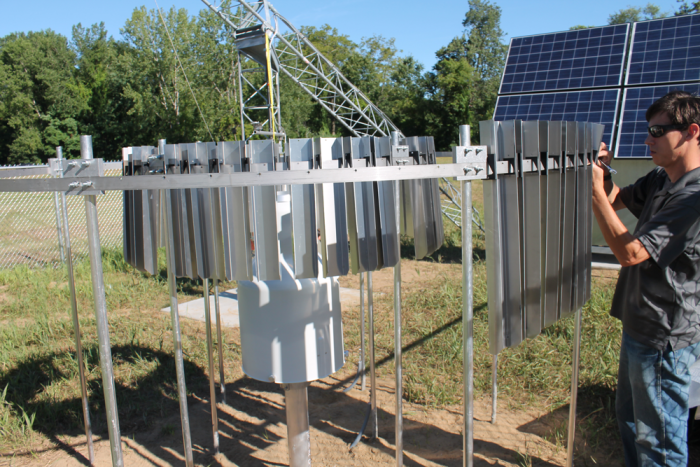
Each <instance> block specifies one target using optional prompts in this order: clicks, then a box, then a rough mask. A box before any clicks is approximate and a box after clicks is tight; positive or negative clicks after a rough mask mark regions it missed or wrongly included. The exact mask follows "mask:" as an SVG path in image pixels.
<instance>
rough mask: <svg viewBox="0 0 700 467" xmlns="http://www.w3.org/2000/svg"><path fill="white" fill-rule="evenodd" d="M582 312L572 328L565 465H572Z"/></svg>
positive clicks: (577, 313) (580, 311)
mask: <svg viewBox="0 0 700 467" xmlns="http://www.w3.org/2000/svg"><path fill="white" fill-rule="evenodd" d="M582 314H583V310H581V309H579V310H578V311H577V312H576V322H575V323H576V324H575V326H574V356H573V362H572V363H571V403H570V404H569V440H568V442H567V446H566V465H567V467H573V465H574V437H575V434H576V399H577V396H578V364H579V359H580V357H581V315H582Z"/></svg>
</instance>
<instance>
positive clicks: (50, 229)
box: [0, 164, 123, 269]
mask: <svg viewBox="0 0 700 467" xmlns="http://www.w3.org/2000/svg"><path fill="white" fill-rule="evenodd" d="M109 165H110V166H113V164H109ZM119 165H121V164H119ZM42 168H46V172H45V174H40V175H22V172H23V171H25V172H28V173H31V172H35V173H36V172H37V171H39V172H41V171H42V170H40V169H42ZM7 169H9V170H11V171H12V174H13V175H14V174H18V175H17V176H12V177H3V178H4V179H5V180H17V179H30V178H34V179H37V178H49V177H51V175H48V172H49V169H48V167H46V166H35V167H32V168H30V167H26V168H25V167H23V168H17V167H12V168H5V167H0V176H2V175H3V174H2V172H3V171H7V172H8V173H9V170H7ZM32 169H34V170H32ZM37 169H39V170H37ZM120 175H121V170H120V169H116V170H115V169H112V167H109V168H108V170H105V176H120ZM3 178H0V182H1V180H2V179H3ZM56 198H58V206H59V212H61V207H60V203H61V197H60V195H59V196H56V195H54V193H23V192H18V193H7V192H0V268H1V269H7V268H12V267H14V266H17V265H19V264H24V265H27V266H28V267H44V266H51V267H57V266H59V265H60V264H61V252H60V247H59V235H58V228H57V225H56V222H57V218H56V205H57V203H56ZM122 198H123V196H122V192H121V191H107V192H105V194H104V195H100V196H97V211H98V220H99V224H100V244H101V245H102V248H121V246H122V237H123V228H122V210H123V202H122ZM66 201H67V208H68V225H69V227H70V241H71V249H72V253H73V258H74V259H77V258H82V257H85V256H87V254H88V242H87V227H86V224H85V198H84V197H83V196H67V197H66ZM61 222H63V220H61Z"/></svg>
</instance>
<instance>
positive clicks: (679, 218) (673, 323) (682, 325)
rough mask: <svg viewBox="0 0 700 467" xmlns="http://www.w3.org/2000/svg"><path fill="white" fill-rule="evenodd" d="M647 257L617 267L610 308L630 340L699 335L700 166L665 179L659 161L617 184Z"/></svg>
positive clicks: (676, 341) (676, 344) (657, 343)
mask: <svg viewBox="0 0 700 467" xmlns="http://www.w3.org/2000/svg"><path fill="white" fill-rule="evenodd" d="M620 199H621V200H622V202H623V203H624V204H625V206H626V207H627V209H629V210H630V212H632V214H634V215H635V216H636V217H637V218H638V219H639V221H638V222H637V227H636V229H635V230H634V237H635V238H637V239H639V241H640V242H641V243H642V244H643V245H644V248H646V250H647V251H648V252H649V255H650V256H651V258H650V259H648V260H646V261H644V262H642V263H640V264H637V265H635V266H630V267H625V268H622V270H621V271H620V277H619V279H618V281H617V288H616V289H615V296H614V297H613V302H612V310H611V311H610V314H611V315H612V316H615V317H616V318H619V319H620V320H622V327H623V329H624V330H625V331H626V332H627V333H628V334H629V335H630V336H632V338H634V339H635V340H637V341H639V342H641V343H643V344H645V345H648V346H650V347H654V348H656V349H659V350H664V349H665V348H666V345H667V344H668V343H670V344H671V347H672V348H674V349H680V348H683V347H687V346H688V345H690V344H693V343H695V342H698V341H700V309H699V308H698V305H699V304H700V168H698V169H695V170H692V171H690V172H688V173H687V174H685V175H683V176H682V177H681V178H680V179H679V180H678V181H677V182H676V183H671V181H670V179H669V178H668V176H667V175H666V171H665V170H663V169H662V168H661V167H657V168H656V169H655V170H652V171H651V172H649V173H648V174H647V175H646V176H644V177H642V178H640V179H639V180H637V181H636V182H635V183H634V184H633V185H630V186H627V187H625V188H622V189H621V191H620Z"/></svg>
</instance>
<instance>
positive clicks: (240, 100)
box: [238, 51, 257, 246]
mask: <svg viewBox="0 0 700 467" xmlns="http://www.w3.org/2000/svg"><path fill="white" fill-rule="evenodd" d="M242 76H243V69H242V68H241V52H240V51H239V52H238V103H239V108H240V118H241V141H245V118H244V112H243V110H244V109H243V107H244V106H245V104H244V103H243V78H242ZM256 246H257V245H256Z"/></svg>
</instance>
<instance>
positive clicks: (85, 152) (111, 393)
mask: <svg viewBox="0 0 700 467" xmlns="http://www.w3.org/2000/svg"><path fill="white" fill-rule="evenodd" d="M80 156H81V158H82V159H83V160H84V161H89V160H91V159H92V158H93V157H92V136H85V135H83V136H81V137H80ZM85 219H86V221H87V233H88V250H89V253H90V272H91V274H92V295H93V298H94V301H95V320H96V322H97V340H98V342H99V347H100V368H101V370H102V387H103V388H104V396H105V406H106V410H107V429H108V431H109V445H110V450H111V453H112V465H113V466H114V467H123V466H124V456H123V454H122V443H121V434H120V430H119V413H118V412H117V395H116V389H115V387H114V369H113V368H112V349H111V347H110V343H109V321H108V320H107V301H106V299H105V284H104V277H103V275H102V250H101V248H100V231H99V224H98V223H97V197H96V196H95V195H86V196H85Z"/></svg>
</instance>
